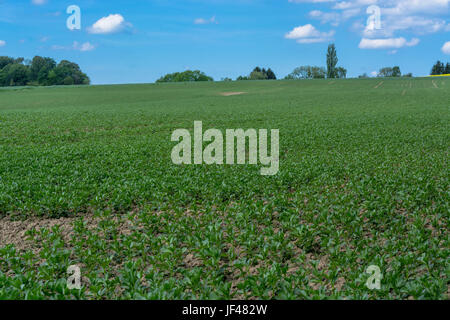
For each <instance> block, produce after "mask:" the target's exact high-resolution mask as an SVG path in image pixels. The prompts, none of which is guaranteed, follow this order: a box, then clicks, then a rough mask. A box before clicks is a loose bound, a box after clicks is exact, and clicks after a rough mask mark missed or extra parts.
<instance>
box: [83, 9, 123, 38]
mask: <svg viewBox="0 0 450 320" xmlns="http://www.w3.org/2000/svg"><path fill="white" fill-rule="evenodd" d="M130 26H131V24H130V23H128V22H126V21H125V18H124V17H123V16H122V15H120V14H110V15H109V16H107V17H103V18H101V19H100V20H98V21H97V22H96V23H94V24H93V25H92V27H89V28H88V32H89V33H93V34H111V33H117V32H121V31H123V30H125V29H126V28H127V27H130Z"/></svg>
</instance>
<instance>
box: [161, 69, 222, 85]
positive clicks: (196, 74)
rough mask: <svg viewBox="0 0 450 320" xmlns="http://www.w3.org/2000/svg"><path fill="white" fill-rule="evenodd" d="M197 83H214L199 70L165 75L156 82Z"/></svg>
mask: <svg viewBox="0 0 450 320" xmlns="http://www.w3.org/2000/svg"><path fill="white" fill-rule="evenodd" d="M197 81H214V79H213V78H212V77H209V76H207V75H206V74H205V73H203V72H201V71H200V70H194V71H191V70H186V71H184V72H174V73H169V74H166V75H165V76H163V77H161V78H159V79H158V80H156V82H157V83H161V82H197Z"/></svg>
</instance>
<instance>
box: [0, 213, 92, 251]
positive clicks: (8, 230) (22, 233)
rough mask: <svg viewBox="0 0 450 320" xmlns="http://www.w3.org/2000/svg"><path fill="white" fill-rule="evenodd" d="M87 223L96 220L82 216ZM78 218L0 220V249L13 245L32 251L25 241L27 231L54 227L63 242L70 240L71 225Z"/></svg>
mask: <svg viewBox="0 0 450 320" xmlns="http://www.w3.org/2000/svg"><path fill="white" fill-rule="evenodd" d="M83 217H84V218H85V220H87V221H88V224H89V223H95V222H96V221H95V220H97V219H95V218H94V217H93V216H89V215H87V216H86V215H85V216H83ZM79 218H80V216H74V217H69V218H54V219H52V218H43V217H30V218H28V219H27V220H24V221H13V220H11V218H10V217H4V218H1V219H0V247H4V246H6V245H8V244H13V245H14V246H15V247H16V249H18V250H33V249H36V248H33V243H32V242H31V241H27V238H28V236H27V235H26V233H27V231H29V230H32V229H36V230H39V229H42V228H46V229H51V228H53V227H54V226H59V227H60V230H61V234H62V236H63V238H64V240H68V239H70V236H71V235H72V233H73V223H74V221H75V220H77V219H79Z"/></svg>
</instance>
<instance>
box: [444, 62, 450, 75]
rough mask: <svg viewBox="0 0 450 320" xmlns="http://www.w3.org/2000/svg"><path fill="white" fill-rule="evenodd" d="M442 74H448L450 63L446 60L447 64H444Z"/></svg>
mask: <svg viewBox="0 0 450 320" xmlns="http://www.w3.org/2000/svg"><path fill="white" fill-rule="evenodd" d="M444 74H450V63H449V62H447V65H446V66H445V71H444Z"/></svg>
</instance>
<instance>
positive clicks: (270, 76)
mask: <svg viewBox="0 0 450 320" xmlns="http://www.w3.org/2000/svg"><path fill="white" fill-rule="evenodd" d="M266 74H267V79H269V80H277V76H276V75H275V72H273V71H272V69H270V68H269V69H267V71H266Z"/></svg>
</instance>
